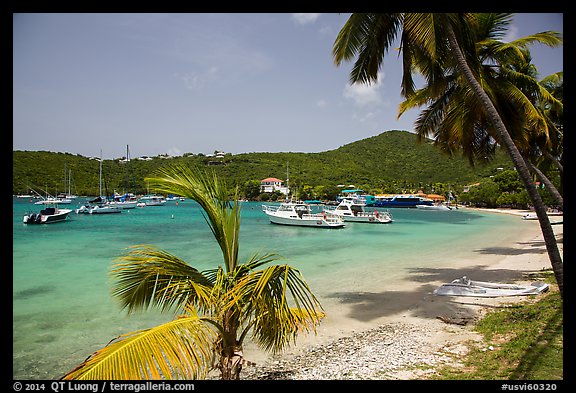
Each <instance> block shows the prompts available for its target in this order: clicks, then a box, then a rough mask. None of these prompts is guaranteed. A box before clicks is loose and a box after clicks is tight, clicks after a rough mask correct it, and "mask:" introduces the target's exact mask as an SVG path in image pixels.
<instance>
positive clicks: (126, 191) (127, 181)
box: [124, 145, 130, 194]
mask: <svg viewBox="0 0 576 393" xmlns="http://www.w3.org/2000/svg"><path fill="white" fill-rule="evenodd" d="M129 162H130V152H129V151H128V145H126V180H125V182H124V187H126V189H125V190H124V194H127V193H128V189H129V188H130V177H129V176H128V163H129Z"/></svg>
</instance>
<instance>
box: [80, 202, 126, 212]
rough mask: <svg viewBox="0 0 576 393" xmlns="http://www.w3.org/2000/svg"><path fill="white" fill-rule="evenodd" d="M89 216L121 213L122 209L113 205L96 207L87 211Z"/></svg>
mask: <svg viewBox="0 0 576 393" xmlns="http://www.w3.org/2000/svg"><path fill="white" fill-rule="evenodd" d="M88 213H89V214H109V213H122V208H121V207H118V206H114V205H109V204H105V205H96V206H92V207H91V208H89V210H88Z"/></svg>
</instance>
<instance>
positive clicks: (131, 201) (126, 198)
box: [108, 145, 138, 209]
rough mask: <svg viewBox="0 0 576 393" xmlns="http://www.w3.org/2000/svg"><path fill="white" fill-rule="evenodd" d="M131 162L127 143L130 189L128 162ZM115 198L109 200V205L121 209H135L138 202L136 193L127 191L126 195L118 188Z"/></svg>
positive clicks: (127, 182) (127, 181)
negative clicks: (120, 192) (119, 192)
mask: <svg viewBox="0 0 576 393" xmlns="http://www.w3.org/2000/svg"><path fill="white" fill-rule="evenodd" d="M129 163H130V150H129V146H128V145H126V189H128V184H129V180H128V177H129V176H128V164H129ZM113 198H114V199H113V200H112V201H109V202H108V205H112V206H116V207H119V208H121V209H134V208H136V205H137V204H138V199H137V198H136V197H135V196H134V194H132V193H129V192H125V193H124V195H121V194H118V193H117V192H116V190H114V196H113Z"/></svg>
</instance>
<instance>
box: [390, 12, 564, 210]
mask: <svg viewBox="0 0 576 393" xmlns="http://www.w3.org/2000/svg"><path fill="white" fill-rule="evenodd" d="M477 19H478V25H477V26H476V28H477V30H478V32H477V33H476V40H477V44H476V47H477V48H478V49H477V51H478V54H479V56H480V57H481V58H482V59H484V60H483V61H482V63H481V64H482V68H483V70H482V72H483V80H484V84H485V86H487V90H489V91H490V92H491V99H492V101H493V103H494V105H495V106H496V108H497V109H498V113H499V114H500V116H501V118H502V120H503V122H504V124H506V127H507V129H509V130H511V131H512V135H511V136H512V138H513V139H514V143H515V144H516V146H517V147H518V148H519V149H520V151H521V153H522V155H523V157H524V159H525V161H526V164H527V165H528V166H529V168H530V170H531V171H532V172H534V173H535V174H536V175H537V176H538V177H539V178H540V179H541V181H543V182H544V183H545V184H546V188H547V189H548V191H549V192H550V193H551V194H552V195H553V197H554V198H555V199H556V200H557V201H558V203H559V204H560V205H561V206H562V205H563V200H562V196H561V195H560V193H559V192H558V190H557V189H556V187H555V186H554V184H553V183H552V182H551V181H550V180H549V179H548V177H547V176H546V175H545V174H544V173H543V172H542V171H540V169H539V168H538V167H537V165H536V160H538V159H539V157H541V156H542V153H541V152H542V151H548V149H549V148H550V146H553V145H556V143H557V142H556V140H557V136H556V135H557V134H558V131H557V128H556V127H555V126H554V123H553V122H552V121H551V119H550V118H549V116H548V114H547V112H551V111H555V112H561V110H562V102H561V101H560V100H558V99H556V98H555V97H554V96H553V95H552V94H551V93H550V92H549V91H548V90H547V89H546V86H544V85H543V84H541V83H540V82H539V81H538V79H537V70H536V67H535V66H534V65H533V64H532V63H531V56H530V53H529V51H527V50H526V49H525V48H524V47H523V46H524V45H526V42H527V41H529V40H538V41H539V42H543V43H548V42H552V41H553V40H554V38H556V35H555V34H553V33H551V32H545V33H541V34H539V35H538V36H530V37H525V38H521V39H519V40H516V41H513V42H510V43H503V42H501V41H499V40H497V39H496V38H497V37H498V35H497V34H496V33H497V32H498V31H500V30H501V29H502V28H503V26H506V25H507V24H508V23H509V22H510V21H511V19H510V15H509V14H482V15H479V16H478V18H477ZM487 60H490V61H487ZM457 73H458V71H457V70H452V71H451V74H449V75H446V76H445V81H444V83H442V86H440V83H438V82H436V83H435V86H428V85H427V86H424V87H423V88H421V89H419V90H417V91H415V93H414V94H412V95H411V96H410V97H409V98H407V99H406V100H405V101H404V102H402V103H401V104H400V110H399V116H401V115H402V114H403V113H404V112H405V110H406V109H409V108H414V107H420V106H423V105H427V108H426V109H425V110H423V111H422V113H421V114H420V116H419V117H418V119H417V121H416V123H415V130H416V133H417V135H418V138H419V140H422V139H423V138H428V137H430V136H432V137H433V139H434V143H435V145H436V146H438V147H440V149H441V150H443V151H444V152H447V153H448V154H450V155H453V154H455V153H456V151H463V153H464V155H465V156H467V157H468V159H469V160H470V162H471V164H474V162H475V161H477V160H482V161H484V160H486V159H489V158H490V157H492V156H493V154H494V152H495V148H496V145H497V139H498V136H497V135H496V134H495V132H494V130H493V128H492V126H491V123H490V122H489V121H488V119H487V118H486V115H485V113H484V112H483V111H476V110H470V108H475V107H476V106H477V105H478V101H477V99H476V97H475V96H474V95H473V94H471V92H470V88H469V87H468V85H459V84H458V83H457V81H458V75H457ZM470 130H473V132H470ZM533 162H534V163H533Z"/></svg>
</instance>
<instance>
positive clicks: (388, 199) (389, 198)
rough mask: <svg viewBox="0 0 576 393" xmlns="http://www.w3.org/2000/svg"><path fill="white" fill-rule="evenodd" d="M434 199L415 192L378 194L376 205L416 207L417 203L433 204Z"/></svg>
mask: <svg viewBox="0 0 576 393" xmlns="http://www.w3.org/2000/svg"><path fill="white" fill-rule="evenodd" d="M433 204H434V201H433V200H432V199H429V198H425V197H422V196H419V195H413V194H390V195H376V196H375V201H374V207H416V206H417V205H425V206H426V205H427V206H432V205H433Z"/></svg>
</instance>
